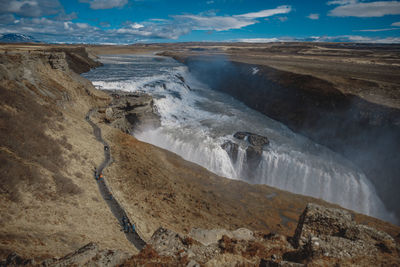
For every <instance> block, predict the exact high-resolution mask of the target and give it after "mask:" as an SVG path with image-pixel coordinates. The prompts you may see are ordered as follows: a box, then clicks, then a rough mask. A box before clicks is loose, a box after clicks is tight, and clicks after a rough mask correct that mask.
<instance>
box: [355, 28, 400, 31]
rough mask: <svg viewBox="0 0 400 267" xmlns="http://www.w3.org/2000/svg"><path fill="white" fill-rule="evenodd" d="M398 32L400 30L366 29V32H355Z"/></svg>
mask: <svg viewBox="0 0 400 267" xmlns="http://www.w3.org/2000/svg"><path fill="white" fill-rule="evenodd" d="M394 30H400V28H386V29H366V30H357V32H387V31H394Z"/></svg>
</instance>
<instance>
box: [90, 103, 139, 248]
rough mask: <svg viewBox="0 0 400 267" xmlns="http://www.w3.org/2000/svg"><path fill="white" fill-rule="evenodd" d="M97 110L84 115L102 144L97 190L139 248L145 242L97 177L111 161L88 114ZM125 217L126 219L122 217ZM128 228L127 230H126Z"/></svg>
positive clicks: (109, 153) (98, 131) (106, 146)
mask: <svg viewBox="0 0 400 267" xmlns="http://www.w3.org/2000/svg"><path fill="white" fill-rule="evenodd" d="M95 111H97V109H91V110H90V111H89V112H88V113H87V115H86V121H87V122H88V123H89V124H90V125H91V126H92V128H93V134H94V136H95V137H96V140H97V141H99V142H100V143H102V144H103V146H104V161H103V162H102V163H101V164H100V166H98V168H97V171H96V173H95V176H96V177H95V178H96V181H97V185H98V187H99V191H100V193H101V195H102V197H103V199H104V200H105V201H106V203H107V205H108V207H109V208H110V210H111V212H112V213H113V214H114V216H115V218H116V219H117V220H118V222H119V224H120V225H121V226H122V227H123V228H124V232H125V236H126V238H127V239H128V240H129V241H130V242H131V243H132V244H133V245H134V246H135V247H136V248H137V249H138V250H141V249H142V248H143V247H144V246H145V245H146V242H144V241H143V239H142V238H141V237H140V236H139V234H138V232H137V231H133V229H132V224H131V222H130V220H129V217H128V215H127V213H126V212H125V210H124V209H123V208H122V206H121V205H120V204H119V203H118V201H117V200H116V199H115V198H114V195H113V194H112V191H111V189H110V187H109V186H108V185H107V183H106V181H105V179H104V177H102V178H98V175H100V174H101V173H102V172H103V170H104V169H105V168H106V167H107V166H108V165H109V164H110V163H111V152H110V147H109V145H108V143H107V142H106V141H104V139H103V138H102V136H101V129H100V128H99V127H98V126H97V125H96V124H95V123H94V122H93V121H92V120H91V119H90V116H91V115H92V113H93V112H95ZM124 218H126V219H124ZM126 230H128V231H126Z"/></svg>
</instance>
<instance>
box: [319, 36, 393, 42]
mask: <svg viewBox="0 0 400 267" xmlns="http://www.w3.org/2000/svg"><path fill="white" fill-rule="evenodd" d="M313 41H314V42H353V43H379V44H391V43H400V38H399V37H385V38H380V37H367V36H359V35H340V36H321V37H313Z"/></svg>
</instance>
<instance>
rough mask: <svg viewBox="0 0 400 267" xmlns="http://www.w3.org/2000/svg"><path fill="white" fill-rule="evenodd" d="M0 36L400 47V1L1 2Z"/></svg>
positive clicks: (84, 40)
mask: <svg viewBox="0 0 400 267" xmlns="http://www.w3.org/2000/svg"><path fill="white" fill-rule="evenodd" d="M0 33H1V34H5V33H23V34H28V35H30V36H33V37H35V38H36V39H37V40H41V41H47V42H67V43H118V44H128V43H137V42H146V43H149V42H187V41H246V42H268V41H297V40H299V41H302V40H306V41H349V42H378V43H400V1H368V0H323V1H318V0H197V1H195V0H192V1H190V0H0Z"/></svg>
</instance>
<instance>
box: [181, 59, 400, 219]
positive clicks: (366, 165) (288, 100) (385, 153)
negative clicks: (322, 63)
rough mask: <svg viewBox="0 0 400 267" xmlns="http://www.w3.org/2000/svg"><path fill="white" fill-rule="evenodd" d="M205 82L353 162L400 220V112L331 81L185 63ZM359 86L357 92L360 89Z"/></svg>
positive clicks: (224, 64) (209, 62)
mask: <svg viewBox="0 0 400 267" xmlns="http://www.w3.org/2000/svg"><path fill="white" fill-rule="evenodd" d="M177 59H178V60H181V61H183V62H184V63H185V64H187V66H188V67H189V69H190V71H191V73H192V74H194V75H195V76H196V77H197V78H198V79H199V80H200V81H202V82H205V83H206V84H207V85H209V86H210V87H211V88H213V89H215V90H219V91H222V92H225V93H227V94H230V95H232V96H233V97H235V98H236V99H238V100H240V101H242V102H243V103H245V104H246V105H248V106H249V107H251V108H253V109H255V110H257V111H259V112H261V113H263V114H265V115H267V116H269V117H271V118H273V119H275V120H278V121H280V122H282V123H284V124H285V125H287V126H288V127H289V128H291V129H292V130H293V131H295V132H299V133H301V134H303V135H305V136H307V137H309V138H310V139H312V140H314V141H315V142H317V143H320V144H322V145H325V146H327V147H329V148H331V149H332V150H334V151H336V152H338V153H340V154H342V155H343V156H345V157H346V158H348V159H350V160H351V161H352V162H353V163H354V164H355V165H356V166H358V167H359V168H361V169H362V170H363V171H364V172H365V174H366V175H367V177H368V178H369V179H370V180H371V181H372V183H373V184H374V186H375V187H376V189H377V192H378V194H379V196H380V197H381V198H382V199H383V201H384V203H385V204H386V206H387V207H388V209H390V210H392V211H394V212H395V213H396V214H397V216H398V217H399V216H400V208H399V206H398V205H397V203H398V202H399V200H400V199H399V196H398V190H397V188H399V187H400V177H399V173H400V165H399V162H400V155H399V153H398V151H400V110H398V109H395V108H390V107H386V106H383V105H379V104H375V103H372V102H368V101H366V100H364V99H362V98H360V97H359V96H357V95H350V94H344V93H342V92H341V91H340V90H338V89H337V88H336V87H335V85H334V84H333V83H331V82H329V81H326V80H322V79H319V78H316V77H314V76H311V75H302V74H296V73H292V72H287V71H281V70H277V69H274V68H272V67H269V66H263V65H254V64H246V63H242V62H233V61H229V60H227V58H225V57H222V56H220V57H218V56H216V57H212V58H211V57H188V58H179V57H177ZM354 86H357V85H356V84H355V85H354Z"/></svg>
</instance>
